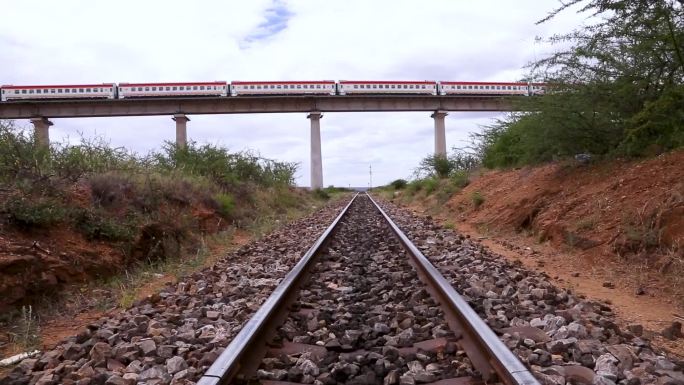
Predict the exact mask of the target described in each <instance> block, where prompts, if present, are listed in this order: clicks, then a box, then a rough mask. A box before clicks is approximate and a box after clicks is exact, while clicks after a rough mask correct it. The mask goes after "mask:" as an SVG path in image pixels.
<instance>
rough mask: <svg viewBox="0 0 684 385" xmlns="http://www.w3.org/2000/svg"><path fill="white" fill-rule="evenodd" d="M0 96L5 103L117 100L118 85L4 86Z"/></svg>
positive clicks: (1, 88) (0, 89)
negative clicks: (20, 101)
mask: <svg viewBox="0 0 684 385" xmlns="http://www.w3.org/2000/svg"><path fill="white" fill-rule="evenodd" d="M0 95H1V98H0V100H2V101H3V102H5V101H11V100H44V99H115V98H116V84H114V83H102V84H79V85H68V84H65V85H28V86H14V85H3V86H2V87H0Z"/></svg>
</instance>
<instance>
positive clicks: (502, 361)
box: [198, 194, 538, 385]
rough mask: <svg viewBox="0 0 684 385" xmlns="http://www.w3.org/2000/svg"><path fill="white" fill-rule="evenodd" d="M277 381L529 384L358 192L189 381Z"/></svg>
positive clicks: (483, 327) (440, 279)
mask: <svg viewBox="0 0 684 385" xmlns="http://www.w3.org/2000/svg"><path fill="white" fill-rule="evenodd" d="M288 382H289V383H314V382H315V383H320V384H338V383H343V384H344V383H346V384H376V383H384V384H415V383H435V384H440V385H446V384H469V383H482V382H484V383H497V382H499V383H505V384H530V385H532V384H538V382H537V380H536V379H535V378H534V376H533V375H532V374H531V373H530V372H529V371H528V370H527V368H526V367H525V366H524V365H523V364H522V363H521V362H520V361H519V360H518V358H517V357H516V356H515V355H514V354H513V353H512V352H511V351H510V350H509V349H508V348H506V346H505V345H504V344H503V343H502V342H501V341H500V340H499V338H498V337H497V336H496V335H495V334H494V333H493V332H492V330H491V329H489V327H488V326H487V325H486V324H485V323H484V322H483V321H482V320H481V319H480V318H479V317H478V315H477V314H476V313H475V312H474V311H473V310H472V309H471V308H470V306H469V305H468V304H467V303H466V302H465V301H464V300H463V299H462V298H461V296H460V295H459V294H458V293H456V291H455V290H454V289H453V288H452V287H451V285H449V284H448V282H447V281H446V279H444V277H443V276H442V275H441V274H440V273H439V272H438V271H437V270H436V269H435V268H434V267H433V266H432V265H431V264H430V262H428V260H427V259H426V258H425V256H423V254H422V253H421V252H420V251H419V250H418V248H417V247H416V246H415V245H413V243H411V242H410V241H409V239H408V238H407V237H406V236H405V235H404V234H403V233H402V232H401V230H400V229H399V228H398V227H397V226H396V225H395V224H394V223H393V222H392V221H391V219H390V218H389V216H387V214H385V212H384V211H383V210H382V209H381V208H380V206H378V205H377V204H376V203H375V202H374V201H373V200H372V198H370V197H369V196H367V195H365V194H361V195H357V196H355V197H354V198H353V199H352V201H351V202H350V203H349V204H348V205H347V206H346V207H345V208H344V209H343V210H342V212H341V213H340V214H339V216H338V217H337V218H336V219H335V220H334V221H333V223H332V224H331V225H330V226H329V227H328V228H327V229H326V231H325V232H324V233H323V234H322V235H321V237H320V238H319V239H318V240H317V241H316V243H315V244H314V245H313V246H312V247H311V248H310V249H309V250H308V252H307V253H306V254H305V255H304V257H303V258H302V259H301V260H300V261H299V262H298V263H297V265H296V266H295V267H294V268H293V269H292V270H291V271H290V272H289V273H288V275H287V276H286V277H285V278H284V279H283V280H282V281H281V283H280V285H279V286H278V287H277V288H276V289H275V291H274V292H273V294H271V296H270V297H269V298H268V299H267V300H266V302H265V303H264V304H263V306H262V307H261V308H260V309H259V310H258V311H257V312H256V314H255V315H254V316H253V317H252V318H251V319H250V320H249V321H248V322H247V323H246V324H245V326H244V327H243V328H242V330H241V331H240V333H239V334H238V335H237V336H236V337H235V338H234V339H233V340H232V342H231V343H230V345H229V346H228V347H227V348H226V349H225V350H224V351H223V353H222V354H221V355H220V356H219V357H218V358H217V360H216V361H215V362H214V363H213V365H212V366H211V367H210V368H209V369H208V370H207V371H206V372H205V373H204V375H203V376H202V378H201V379H200V381H199V382H198V384H199V385H218V384H229V383H265V384H282V383H288Z"/></svg>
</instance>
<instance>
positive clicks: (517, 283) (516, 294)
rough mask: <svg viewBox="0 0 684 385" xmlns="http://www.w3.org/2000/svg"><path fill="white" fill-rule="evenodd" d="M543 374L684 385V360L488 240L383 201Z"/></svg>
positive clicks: (559, 379)
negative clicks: (503, 253)
mask: <svg viewBox="0 0 684 385" xmlns="http://www.w3.org/2000/svg"><path fill="white" fill-rule="evenodd" d="M379 203H380V204H381V206H382V207H383V210H385V211H386V212H387V213H388V215H389V216H390V217H391V218H392V219H393V221H394V222H395V223H397V225H398V226H399V227H400V228H401V229H402V231H403V232H404V233H405V234H406V235H407V236H408V237H409V238H410V239H411V241H412V242H414V243H415V244H416V245H417V246H418V247H419V248H420V249H421V251H422V252H423V253H424V254H425V256H426V257H427V258H428V259H429V260H430V261H431V262H432V263H433V264H434V265H435V266H436V267H437V269H438V270H440V272H441V273H442V274H443V275H444V276H445V277H446V278H447V279H448V280H449V281H450V282H451V284H452V286H454V288H455V289H456V290H457V291H458V292H459V293H461V294H462V295H463V296H464V297H465V299H466V300H467V301H468V303H469V304H470V305H471V306H472V307H473V308H474V309H475V310H476V311H477V312H478V314H479V315H480V316H481V317H482V318H483V319H484V320H486V322H487V323H488V324H489V326H490V327H491V328H492V329H493V330H494V331H495V332H496V333H497V334H498V335H499V336H500V337H501V339H502V340H503V341H504V342H505V343H506V345H507V346H508V347H509V348H511V349H512V350H513V351H514V352H515V353H516V354H517V355H518V357H520V359H521V361H523V363H525V364H527V365H529V367H530V368H531V369H532V370H533V372H534V373H535V376H536V377H537V378H538V379H539V380H540V381H541V382H542V383H547V384H559V385H564V384H577V383H594V384H608V385H609V384H616V383H619V384H629V385H639V384H661V385H664V384H671V385H674V384H679V385H682V384H684V362H682V361H680V360H677V359H674V358H668V357H666V356H664V355H661V354H657V353H656V352H655V351H654V349H653V348H652V347H651V345H650V343H649V341H648V339H646V337H645V336H644V335H642V330H643V328H642V327H641V326H640V325H630V327H628V328H626V330H623V329H621V328H619V327H618V325H617V324H616V323H615V316H614V314H613V313H612V311H611V309H610V306H608V305H607V304H605V303H601V302H595V301H590V300H586V299H584V298H581V297H579V296H577V295H575V294H574V293H573V292H572V291H571V290H569V289H564V288H559V287H556V286H554V285H553V284H552V283H551V282H550V280H549V278H548V276H545V275H544V274H541V273H537V272H533V271H529V270H527V269H525V268H524V267H522V265H521V264H514V263H510V262H508V261H507V260H506V259H505V258H504V257H502V256H500V255H497V254H495V253H492V252H491V251H489V250H488V249H486V248H485V247H483V246H482V245H481V244H480V243H478V242H476V241H474V240H471V239H469V238H467V237H464V236H462V235H459V234H457V233H455V232H454V231H453V230H448V229H444V228H442V227H440V226H438V225H437V224H436V223H435V222H433V221H432V220H431V219H430V218H426V217H423V218H421V217H417V216H414V215H413V214H412V213H410V212H409V211H407V210H405V209H401V208H398V207H396V206H394V205H393V204H391V203H388V202H379Z"/></svg>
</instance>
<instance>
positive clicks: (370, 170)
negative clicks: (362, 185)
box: [368, 164, 373, 191]
mask: <svg viewBox="0 0 684 385" xmlns="http://www.w3.org/2000/svg"><path fill="white" fill-rule="evenodd" d="M368 175H369V176H370V182H369V184H368V190H369V191H370V190H371V189H372V188H373V165H372V164H369V165H368Z"/></svg>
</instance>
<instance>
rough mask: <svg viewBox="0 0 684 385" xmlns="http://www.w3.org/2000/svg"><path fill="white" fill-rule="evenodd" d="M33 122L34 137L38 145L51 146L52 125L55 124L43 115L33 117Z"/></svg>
mask: <svg viewBox="0 0 684 385" xmlns="http://www.w3.org/2000/svg"><path fill="white" fill-rule="evenodd" d="M31 124H33V139H34V140H35V142H36V145H38V147H42V148H49V147H50V126H52V125H53V123H52V122H51V121H49V120H48V119H47V118H44V117H42V116H39V117H35V118H31Z"/></svg>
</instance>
